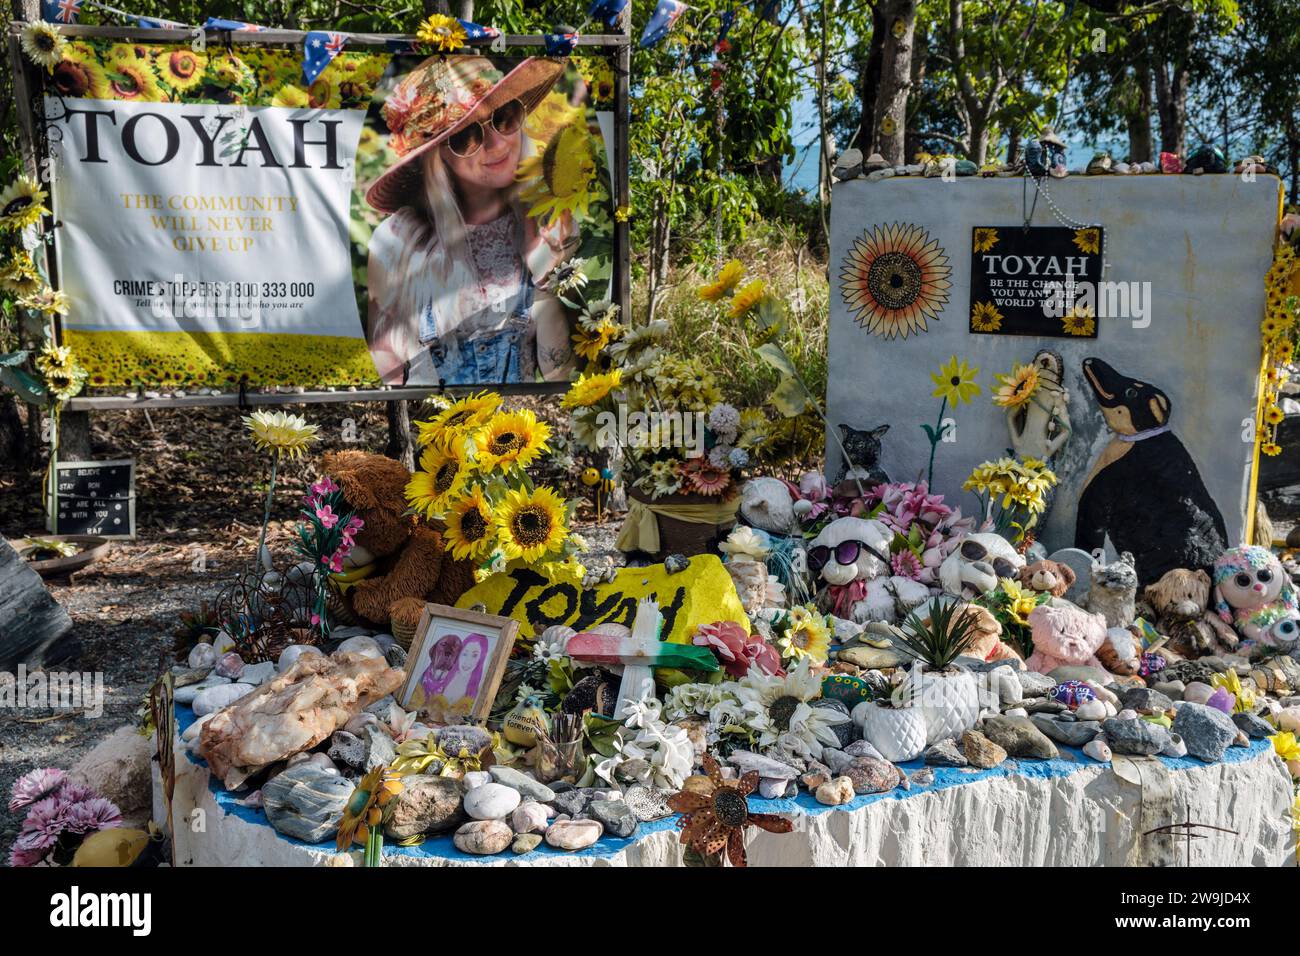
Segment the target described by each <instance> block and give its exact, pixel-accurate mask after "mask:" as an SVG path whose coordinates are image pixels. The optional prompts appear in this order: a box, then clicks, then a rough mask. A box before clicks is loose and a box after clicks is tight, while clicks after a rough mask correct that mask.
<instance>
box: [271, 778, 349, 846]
mask: <svg viewBox="0 0 1300 956" xmlns="http://www.w3.org/2000/svg"><path fill="white" fill-rule="evenodd" d="M354 789H355V788H354V787H353V785H352V783H351V782H350V781H348V780H346V779H344V778H343V777H341V776H339V775H338V774H337V773H330V772H329V771H327V770H325V769H323V768H321V767H319V766H317V765H316V764H314V763H307V762H304V763H300V764H295V765H294V766H292V767H289V768H287V769H285V770H283V771H281V772H280V773H278V774H276V775H275V776H274V777H272V778H271V779H270V780H268V781H267V782H266V783H265V784H263V786H262V808H263V810H265V811H266V818H267V820H269V821H270V823H271V826H273V827H274V828H275V830H276V832H277V833H283V834H284V835H285V836H288V837H293V838H294V839H295V840H302V841H303V842H304V843H320V842H322V841H324V840H326V839H328V838H329V837H332V836H333V835H334V834H336V833H338V829H339V821H340V820H341V819H342V818H343V809H344V807H346V806H347V803H348V799H349V798H350V797H351V796H352V791H353V790H354Z"/></svg>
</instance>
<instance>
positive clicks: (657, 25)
mask: <svg viewBox="0 0 1300 956" xmlns="http://www.w3.org/2000/svg"><path fill="white" fill-rule="evenodd" d="M687 9H689V8H688V7H687V6H686V4H684V3H682V0H659V2H658V4H657V5H656V6H655V12H654V13H652V14H651V15H650V22H649V23H647V24H646V25H645V29H644V30H642V31H641V48H642V49H645V48H646V47H650V46H654V45H655V44H656V43H658V42H660V41H661V40H662V39H663V38H664V37H666V36H668V31H669V30H671V29H672V28H673V25H674V24H675V23H676V22H677V20H678V18H679V17H681V15H682V14H683V13H685V12H686V10H687Z"/></svg>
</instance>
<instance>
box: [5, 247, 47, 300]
mask: <svg viewBox="0 0 1300 956" xmlns="http://www.w3.org/2000/svg"><path fill="white" fill-rule="evenodd" d="M41 285H42V283H41V274H40V273H39V272H37V271H36V263H34V262H32V255H31V253H30V252H27V251H26V250H25V249H16V250H15V251H14V252H13V254H12V255H10V257H9V258H8V259H7V260H5V264H4V265H3V266H0V289H5V290H6V291H8V292H13V293H15V294H16V295H19V296H28V295H31V294H32V293H34V292H36V291H37V290H39V289H40V287H41Z"/></svg>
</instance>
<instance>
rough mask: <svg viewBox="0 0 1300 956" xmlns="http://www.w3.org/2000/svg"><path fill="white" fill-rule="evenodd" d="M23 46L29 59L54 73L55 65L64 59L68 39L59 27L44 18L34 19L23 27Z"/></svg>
mask: <svg viewBox="0 0 1300 956" xmlns="http://www.w3.org/2000/svg"><path fill="white" fill-rule="evenodd" d="M21 42H22V48H23V52H24V53H26V54H27V59H29V60H31V61H32V62H33V63H35V64H36V65H37V66H43V67H45V69H46V70H48V71H49V72H51V73H53V72H54V67H55V65H56V64H57V63H58V62H59V61H60V60H61V59H63V51H64V48H66V47H67V45H68V41H67V40H66V39H64V37H63V34H62V33H60V32H59V28H58V27H56V26H55V25H54V24H53V23H46V22H45V21H44V20H33V21H32V22H31V23H29V24H27V25H26V26H25V27H23V32H22V40H21Z"/></svg>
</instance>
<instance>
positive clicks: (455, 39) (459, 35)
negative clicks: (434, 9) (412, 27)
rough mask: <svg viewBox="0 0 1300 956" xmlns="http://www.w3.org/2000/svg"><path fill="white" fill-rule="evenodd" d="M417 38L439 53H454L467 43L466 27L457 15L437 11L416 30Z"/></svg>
mask: <svg viewBox="0 0 1300 956" xmlns="http://www.w3.org/2000/svg"><path fill="white" fill-rule="evenodd" d="M415 38H416V39H417V40H419V41H420V42H421V43H426V44H428V45H429V46H431V47H433V48H434V49H436V50H437V51H438V52H439V53H453V52H455V51H456V50H459V49H460V48H461V47H463V46H464V45H465V39H466V34H465V28H464V27H463V26H461V23H460V21H459V20H457V19H456V18H455V17H449V16H447V15H446V14H442V13H435V14H433V15H432V16H430V17H427V18H426V19H425V20H424V22H423V23H421V24H420V28H419V29H418V30H416V31H415Z"/></svg>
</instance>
